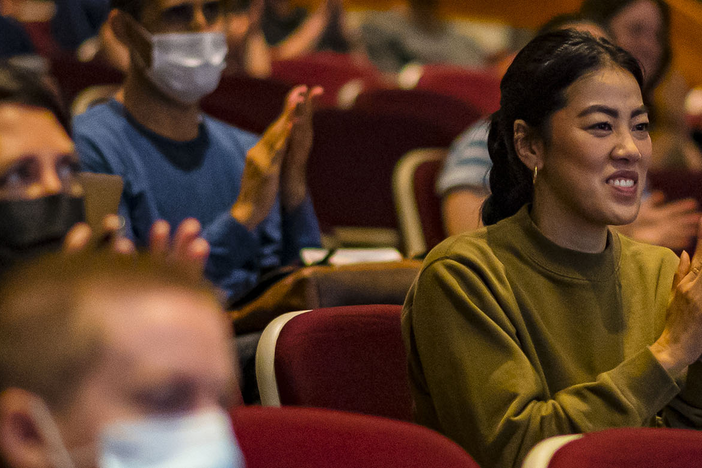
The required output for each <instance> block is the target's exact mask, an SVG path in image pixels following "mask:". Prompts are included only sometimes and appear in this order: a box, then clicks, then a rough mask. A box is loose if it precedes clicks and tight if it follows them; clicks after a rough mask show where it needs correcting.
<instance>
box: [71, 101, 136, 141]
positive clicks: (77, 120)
mask: <svg viewBox="0 0 702 468" xmlns="http://www.w3.org/2000/svg"><path fill="white" fill-rule="evenodd" d="M117 105H118V104H117V103H116V101H115V102H105V103H102V104H97V105H94V106H91V107H90V108H89V109H88V110H86V111H85V112H83V113H82V114H80V115H77V116H76V117H74V119H73V133H74V135H75V136H86V135H95V134H101V133H111V132H114V131H115V130H117V129H118V128H120V127H121V126H122V125H124V124H126V123H127V119H126V117H125V116H124V114H123V113H121V112H119V110H118V108H117Z"/></svg>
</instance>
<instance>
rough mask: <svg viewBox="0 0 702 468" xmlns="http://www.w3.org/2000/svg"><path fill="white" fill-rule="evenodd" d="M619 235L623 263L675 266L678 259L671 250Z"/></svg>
mask: <svg viewBox="0 0 702 468" xmlns="http://www.w3.org/2000/svg"><path fill="white" fill-rule="evenodd" d="M616 235H618V236H619V240H620V242H621V249H622V259H623V262H624V265H627V264H628V265H637V266H640V267H641V268H644V269H649V270H652V269H662V268H665V269H673V270H675V269H676V268H677V265H678V262H679V261H680V259H679V258H678V256H677V255H676V254H675V252H673V251H672V250H670V249H668V248H666V247H661V246H658V245H651V244H646V243H643V242H639V241H636V240H634V239H631V238H629V237H627V236H624V235H622V234H618V233H617V234H616Z"/></svg>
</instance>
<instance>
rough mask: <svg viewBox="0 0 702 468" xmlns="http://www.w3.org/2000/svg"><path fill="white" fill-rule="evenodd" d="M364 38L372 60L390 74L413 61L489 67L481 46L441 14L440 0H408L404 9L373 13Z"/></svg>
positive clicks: (365, 22)
mask: <svg viewBox="0 0 702 468" xmlns="http://www.w3.org/2000/svg"><path fill="white" fill-rule="evenodd" d="M361 37H362V41H363V44H364V47H365V50H366V53H367V54H368V57H369V58H370V60H371V61H372V62H373V63H374V64H375V66H376V67H378V68H379V69H380V70H381V71H382V72H386V73H397V72H399V71H400V70H401V69H402V67H404V66H405V65H407V64H408V63H411V62H417V63H421V64H423V63H446V64H453V65H461V66H465V67H481V66H483V65H485V57H484V55H483V52H482V49H481V48H480V46H479V45H478V44H477V43H476V42H475V41H474V40H473V39H471V38H469V37H467V36H465V35H463V34H460V33H458V32H457V31H455V30H454V28H453V27H452V26H451V24H450V23H449V22H447V21H446V20H444V19H443V18H442V17H441V16H440V15H439V2H438V0H408V1H407V3H406V4H405V5H404V6H403V8H400V9H394V10H390V11H387V12H380V13H373V14H369V15H368V17H367V18H366V20H365V21H364V23H363V24H362V25H361Z"/></svg>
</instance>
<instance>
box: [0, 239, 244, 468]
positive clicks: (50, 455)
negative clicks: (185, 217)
mask: <svg viewBox="0 0 702 468" xmlns="http://www.w3.org/2000/svg"><path fill="white" fill-rule="evenodd" d="M30 263H31V262H30ZM198 278H201V277H200V276H199V275H195V276H194V277H193V275H192V274H190V272H188V271H183V270H180V269H178V268H173V266H172V264H169V263H162V262H160V261H158V260H156V259H153V258H148V257H142V256H138V257H136V258H134V257H126V256H116V255H114V254H111V253H103V254H100V255H75V256H72V257H69V258H65V257H63V256H51V257H49V258H45V259H41V260H39V261H37V262H36V263H31V264H26V265H23V266H21V267H19V268H17V269H14V270H12V271H11V272H10V273H8V274H7V276H5V277H4V279H3V281H2V282H0V462H1V463H2V466H3V467H7V468H68V467H76V468H85V467H96V466H103V467H107V466H123V467H126V466H179V465H188V466H190V465H191V464H192V465H194V466H199V467H203V468H205V467H211V468H218V467H227V468H239V467H243V466H244V461H243V458H242V454H241V451H240V449H239V447H238V443H237V441H236V438H235V436H234V434H233V430H232V422H231V420H230V417H229V414H228V410H229V409H230V408H231V407H233V406H234V405H236V404H238V403H239V401H240V397H239V392H238V389H237V371H236V368H235V364H234V362H235V359H234V357H233V356H232V351H231V346H230V344H231V339H232V337H231V332H230V330H231V327H230V325H229V321H228V320H227V319H226V316H225V314H224V313H223V311H222V309H221V308H220V306H219V304H218V302H217V299H216V297H215V295H214V294H213V291H212V289H211V288H210V287H209V285H207V284H204V283H203V282H202V280H200V279H198Z"/></svg>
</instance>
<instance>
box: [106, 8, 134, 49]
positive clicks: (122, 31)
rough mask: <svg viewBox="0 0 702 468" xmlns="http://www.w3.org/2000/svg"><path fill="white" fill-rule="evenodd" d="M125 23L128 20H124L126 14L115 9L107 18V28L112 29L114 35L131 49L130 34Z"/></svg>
mask: <svg viewBox="0 0 702 468" xmlns="http://www.w3.org/2000/svg"><path fill="white" fill-rule="evenodd" d="M125 23H126V19H125V18H124V14H123V13H122V12H121V11H119V10H117V9H113V10H111V11H110V14H109V15H108V17H107V26H108V27H109V28H110V29H112V33H113V34H114V35H115V37H116V38H117V40H118V41H119V42H121V43H122V44H124V45H125V46H127V47H129V44H130V41H129V33H128V31H127V25H126V24H125Z"/></svg>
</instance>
